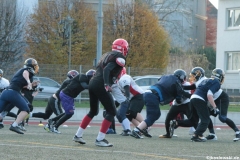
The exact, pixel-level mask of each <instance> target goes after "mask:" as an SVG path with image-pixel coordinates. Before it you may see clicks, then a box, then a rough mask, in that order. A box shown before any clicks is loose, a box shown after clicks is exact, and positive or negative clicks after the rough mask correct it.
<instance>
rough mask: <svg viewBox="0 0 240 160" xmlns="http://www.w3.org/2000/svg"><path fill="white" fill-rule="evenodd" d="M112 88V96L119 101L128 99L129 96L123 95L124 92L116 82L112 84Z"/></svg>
mask: <svg viewBox="0 0 240 160" xmlns="http://www.w3.org/2000/svg"><path fill="white" fill-rule="evenodd" d="M111 88H112V92H111V93H112V96H113V98H114V99H115V100H116V101H117V102H118V103H120V104H121V103H122V102H124V101H126V99H127V98H126V97H125V96H124V95H123V93H122V91H121V90H120V88H119V86H118V84H116V83H115V84H113V85H112V86H111Z"/></svg>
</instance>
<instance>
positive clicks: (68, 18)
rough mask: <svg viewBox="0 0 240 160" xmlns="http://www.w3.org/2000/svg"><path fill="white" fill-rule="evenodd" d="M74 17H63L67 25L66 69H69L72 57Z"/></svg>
mask: <svg viewBox="0 0 240 160" xmlns="http://www.w3.org/2000/svg"><path fill="white" fill-rule="evenodd" d="M73 20H74V19H72V18H71V17H70V16H69V15H68V16H67V18H66V19H65V22H66V25H67V32H68V35H69V37H68V70H69V71H70V70H71V59H72V54H71V50H72V22H73Z"/></svg>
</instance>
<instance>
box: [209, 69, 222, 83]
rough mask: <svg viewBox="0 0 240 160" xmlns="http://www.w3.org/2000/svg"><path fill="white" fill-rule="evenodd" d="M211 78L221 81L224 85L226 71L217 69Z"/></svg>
mask: <svg viewBox="0 0 240 160" xmlns="http://www.w3.org/2000/svg"><path fill="white" fill-rule="evenodd" d="M211 77H212V78H217V79H219V81H220V83H221V84H222V83H223V82H224V77H225V73H224V71H223V70H222V69H220V68H215V69H214V70H213V71H212V75H211Z"/></svg>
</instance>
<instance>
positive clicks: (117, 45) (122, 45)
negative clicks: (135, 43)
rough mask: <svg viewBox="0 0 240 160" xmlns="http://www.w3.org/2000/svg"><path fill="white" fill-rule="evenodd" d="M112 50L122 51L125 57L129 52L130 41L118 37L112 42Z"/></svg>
mask: <svg viewBox="0 0 240 160" xmlns="http://www.w3.org/2000/svg"><path fill="white" fill-rule="evenodd" d="M112 51H118V52H121V53H122V54H123V55H124V56H125V57H126V56H127V54H128V42H127V41H126V40H125V39H122V38H119V39H116V40H115V41H114V42H113V44H112Z"/></svg>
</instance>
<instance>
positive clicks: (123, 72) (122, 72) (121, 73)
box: [118, 67, 127, 79]
mask: <svg viewBox="0 0 240 160" xmlns="http://www.w3.org/2000/svg"><path fill="white" fill-rule="evenodd" d="M124 74H127V70H126V68H125V67H123V69H122V71H121V72H120V73H119V75H118V79H120V78H121V77H122V76H123V75H124Z"/></svg>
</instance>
